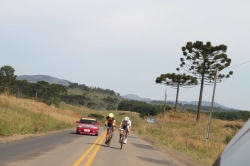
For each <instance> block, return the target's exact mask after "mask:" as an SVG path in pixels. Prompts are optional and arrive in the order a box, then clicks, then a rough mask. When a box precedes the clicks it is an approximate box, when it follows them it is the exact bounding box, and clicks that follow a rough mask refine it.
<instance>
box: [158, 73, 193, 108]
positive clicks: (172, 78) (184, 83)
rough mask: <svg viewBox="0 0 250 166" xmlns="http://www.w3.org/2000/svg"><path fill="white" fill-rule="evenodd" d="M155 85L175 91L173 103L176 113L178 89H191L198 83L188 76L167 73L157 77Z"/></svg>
mask: <svg viewBox="0 0 250 166" xmlns="http://www.w3.org/2000/svg"><path fill="white" fill-rule="evenodd" d="M155 83H157V84H163V85H167V86H170V87H173V88H176V89H177V92H176V101H175V111H176V109H177V105H178V96H179V87H193V86H195V85H197V84H198V81H197V79H196V77H192V76H190V75H186V74H175V73H167V74H161V75H160V77H157V78H156V80H155Z"/></svg>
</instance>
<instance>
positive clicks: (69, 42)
mask: <svg viewBox="0 0 250 166" xmlns="http://www.w3.org/2000/svg"><path fill="white" fill-rule="evenodd" d="M249 9H250V1H248V0H240V1H233V0H222V1H216V0H210V1H200V0H193V1H186V0H180V1H169V0H157V1H156V0H137V1H132V0H126V1H117V0H110V1H109V0H108V1H103V0H98V1H96V0H84V1H66V0H49V1H48V0H36V1H27V0H22V1H19V0H8V1H1V2H0V22H1V23H0V36H1V37H0V55H1V60H0V66H4V65H10V66H12V67H13V68H15V70H16V74H17V75H37V74H42V75H50V76H54V77H57V78H60V79H66V80H69V81H71V82H77V83H80V84H85V85H87V86H98V87H101V88H104V89H106V88H108V89H112V90H114V91H115V92H118V93H120V94H121V95H126V94H136V95H138V96H140V97H146V98H151V99H154V100H163V99H164V91H165V88H167V92H168V99H169V100H175V93H176V91H175V90H174V89H171V88H169V87H166V86H163V85H158V84H155V82H154V81H155V79H156V77H158V76H159V75H160V74H163V73H172V72H176V70H175V69H176V68H177V67H178V66H179V64H180V60H179V59H180V58H181V57H182V51H181V47H182V46H184V45H185V44H186V42H189V41H192V42H195V41H196V40H200V41H203V42H207V41H210V42H211V43H212V45H219V44H225V45H227V46H228V51H227V54H228V57H229V58H231V59H232V63H231V66H235V65H238V64H241V63H244V62H248V61H250V58H249V57H250V56H249V41H250V31H249V30H250V13H249ZM230 70H232V71H234V75H233V76H232V77H231V78H230V79H228V80H226V81H225V82H223V83H221V84H219V85H218V86H217V90H216V95H215V101H216V102H218V103H220V104H222V105H225V106H227V107H233V108H237V109H243V110H250V83H249V82H250V77H249V73H250V63H246V64H244V65H239V66H235V67H231V68H228V69H226V70H225V71H224V72H222V73H226V72H228V71H230ZM199 89H200V87H199V86H197V87H195V88H192V89H188V90H186V89H181V90H180V95H179V100H182V101H198V98H199ZM184 90H186V91H184ZM212 90H213V87H212V86H205V89H204V94H203V100H205V101H211V99H212Z"/></svg>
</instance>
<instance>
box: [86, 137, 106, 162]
mask: <svg viewBox="0 0 250 166" xmlns="http://www.w3.org/2000/svg"><path fill="white" fill-rule="evenodd" d="M104 138H105V137H103V138H102V139H101V140H100V141H99V142H98V145H97V146H96V148H95V151H94V152H93V154H92V155H91V156H90V158H89V159H88V160H87V162H86V163H85V164H84V166H90V164H91V163H92V161H93V160H94V158H95V155H96V154H97V152H98V150H99V149H100V147H101V143H102V142H103V140H104Z"/></svg>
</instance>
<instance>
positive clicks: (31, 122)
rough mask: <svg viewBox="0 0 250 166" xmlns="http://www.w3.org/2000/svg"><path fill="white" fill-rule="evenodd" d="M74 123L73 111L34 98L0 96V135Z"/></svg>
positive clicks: (26, 132)
mask: <svg viewBox="0 0 250 166" xmlns="http://www.w3.org/2000/svg"><path fill="white" fill-rule="evenodd" d="M74 125H75V117H74V112H73V111H71V110H61V109H57V108H53V107H50V106H47V105H46V104H44V103H39V102H36V101H34V100H27V99H16V98H15V97H11V96H4V95H1V96H0V135H12V134H28V133H40V132H47V131H52V130H59V129H65V128H69V127H73V126H74Z"/></svg>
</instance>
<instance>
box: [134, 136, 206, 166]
mask: <svg viewBox="0 0 250 166" xmlns="http://www.w3.org/2000/svg"><path fill="white" fill-rule="evenodd" d="M133 134H135V135H136V136H137V137H138V138H140V139H142V140H144V141H146V142H148V143H149V144H151V145H153V146H154V147H155V148H156V149H158V150H160V151H162V152H163V153H165V154H168V155H169V156H171V157H172V158H174V159H175V160H177V161H179V162H181V163H183V164H184V165H186V166H210V165H209V164H206V163H203V162H201V161H199V160H196V159H194V158H191V157H189V156H187V155H185V154H184V153H182V152H179V151H177V150H174V149H171V148H168V147H166V146H165V145H164V144H161V143H159V142H157V141H154V140H152V139H150V138H148V137H146V136H143V135H140V134H137V133H134V132H133Z"/></svg>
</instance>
